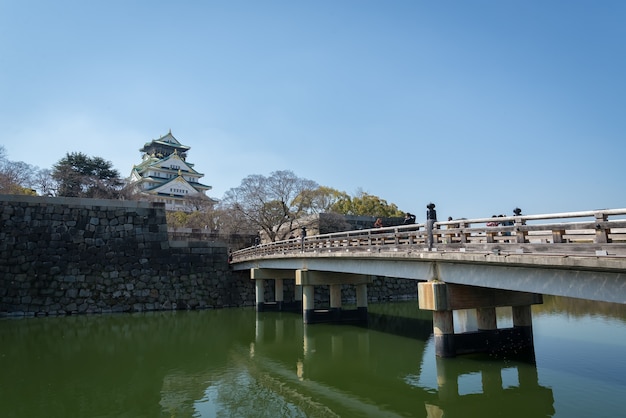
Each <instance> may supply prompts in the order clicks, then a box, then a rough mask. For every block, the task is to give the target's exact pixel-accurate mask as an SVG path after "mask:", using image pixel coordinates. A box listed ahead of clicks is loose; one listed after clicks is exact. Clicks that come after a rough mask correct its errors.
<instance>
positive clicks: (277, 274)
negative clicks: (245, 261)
mask: <svg viewBox="0 0 626 418" xmlns="http://www.w3.org/2000/svg"><path fill="white" fill-rule="evenodd" d="M295 275H296V273H295V270H282V269H259V268H253V269H250V278H251V279H252V280H254V282H255V292H256V309H257V312H262V311H270V310H273V311H283V310H296V311H300V310H301V309H302V306H301V305H302V293H301V290H300V289H298V286H295V287H296V288H295V289H294V292H295V294H294V297H293V300H292V301H290V302H287V303H285V292H284V285H285V280H293V281H294V283H295ZM267 280H273V281H274V301H273V302H268V301H266V300H265V282H266V281H267Z"/></svg>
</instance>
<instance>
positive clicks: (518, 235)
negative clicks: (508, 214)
mask: <svg viewBox="0 0 626 418" xmlns="http://www.w3.org/2000/svg"><path fill="white" fill-rule="evenodd" d="M514 225H515V241H516V242H517V243H518V244H524V243H525V242H526V233H527V232H526V231H523V230H522V227H523V226H524V221H523V220H522V219H519V218H518V219H515V224H514Z"/></svg>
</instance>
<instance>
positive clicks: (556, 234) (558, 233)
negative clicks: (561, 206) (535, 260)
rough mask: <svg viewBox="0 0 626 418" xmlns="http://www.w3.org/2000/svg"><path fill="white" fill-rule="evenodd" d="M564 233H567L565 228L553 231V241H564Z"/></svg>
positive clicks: (556, 242) (558, 242) (557, 242)
mask: <svg viewBox="0 0 626 418" xmlns="http://www.w3.org/2000/svg"><path fill="white" fill-rule="evenodd" d="M563 235H565V230H564V229H555V230H553V231H552V242H553V243H554V244H560V243H562V242H563Z"/></svg>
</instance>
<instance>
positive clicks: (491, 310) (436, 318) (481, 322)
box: [418, 280, 543, 357]
mask: <svg viewBox="0 0 626 418" xmlns="http://www.w3.org/2000/svg"><path fill="white" fill-rule="evenodd" d="M418 297H419V307H420V309H426V310H431V311H433V334H434V337H435V353H436V354H437V356H439V357H453V356H455V355H458V354H466V353H473V352H490V353H494V354H495V353H503V352H509V351H510V352H515V353H520V354H524V352H531V351H532V316H531V310H530V306H531V305H532V304H538V303H542V302H543V300H542V297H541V295H538V294H534V293H526V292H515V291H509V290H499V289H491V288H481V287H473V286H463V285H454V284H447V283H445V282H442V281H439V280H434V281H431V282H425V283H419V284H418ZM498 306H510V307H511V308H512V312H513V328H508V329H498V328H497V320H496V307H498ZM460 309H476V314H477V325H478V331H475V332H464V333H458V334H455V333H454V323H453V312H454V311H455V310H460Z"/></svg>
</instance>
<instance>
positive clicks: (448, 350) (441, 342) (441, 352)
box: [433, 311, 456, 357]
mask: <svg viewBox="0 0 626 418" xmlns="http://www.w3.org/2000/svg"><path fill="white" fill-rule="evenodd" d="M433 334H434V336H435V354H437V356H439V357H454V356H455V355H456V348H455V347H454V320H453V316H452V311H435V312H433Z"/></svg>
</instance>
